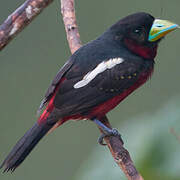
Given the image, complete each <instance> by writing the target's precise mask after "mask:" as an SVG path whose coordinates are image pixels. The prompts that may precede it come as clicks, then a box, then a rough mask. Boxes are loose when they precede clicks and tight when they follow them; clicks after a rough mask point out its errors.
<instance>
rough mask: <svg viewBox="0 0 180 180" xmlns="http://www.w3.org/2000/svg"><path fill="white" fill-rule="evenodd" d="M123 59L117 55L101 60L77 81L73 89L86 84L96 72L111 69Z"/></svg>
mask: <svg viewBox="0 0 180 180" xmlns="http://www.w3.org/2000/svg"><path fill="white" fill-rule="evenodd" d="M123 61H124V59H122V58H120V57H118V58H112V59H109V60H108V61H103V62H101V63H100V64H98V65H97V66H96V68H95V69H93V70H92V71H90V72H88V73H87V74H86V75H85V76H84V77H83V79H82V80H81V81H79V82H77V83H76V84H75V85H74V88H75V89H78V88H81V87H84V86H86V85H87V84H88V83H89V82H90V81H92V80H93V79H94V78H95V77H96V76H97V75H98V74H100V73H102V72H104V71H106V70H107V69H111V68H113V67H114V66H116V65H117V64H120V63H122V62H123Z"/></svg>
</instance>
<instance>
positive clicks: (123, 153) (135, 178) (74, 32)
mask: <svg viewBox="0 0 180 180" xmlns="http://www.w3.org/2000/svg"><path fill="white" fill-rule="evenodd" d="M61 13H62V16H63V21H64V25H65V29H66V35H67V40H68V43H69V47H70V50H71V53H72V54H73V53H74V52H75V51H76V50H77V49H79V48H80V47H81V41H80V35H79V32H78V26H77V23H76V16H75V8H74V0H61ZM101 120H102V121H103V122H104V123H105V124H106V125H107V126H108V127H110V128H111V125H110V123H109V121H108V119H107V117H106V116H105V117H104V118H103V119H101ZM99 129H100V131H101V132H102V129H101V128H100V127H99ZM105 141H106V143H107V145H108V147H109V150H110V152H111V154H112V156H113V158H114V160H115V162H116V163H117V164H118V165H119V167H120V168H121V169H122V171H123V172H124V174H125V175H126V177H127V178H128V180H143V178H142V176H141V175H140V174H139V173H138V171H137V170H136V168H135V166H134V164H133V162H132V160H131V157H130V155H129V152H128V151H127V150H126V149H125V148H124V147H123V140H122V139H120V138H118V137H108V138H105Z"/></svg>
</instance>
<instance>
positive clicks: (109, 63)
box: [0, 12, 179, 172]
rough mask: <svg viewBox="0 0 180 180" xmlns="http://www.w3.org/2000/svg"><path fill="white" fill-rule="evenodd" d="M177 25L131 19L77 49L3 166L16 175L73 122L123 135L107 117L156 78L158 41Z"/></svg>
mask: <svg viewBox="0 0 180 180" xmlns="http://www.w3.org/2000/svg"><path fill="white" fill-rule="evenodd" d="M178 27H179V26H178V25H177V24H175V23H172V22H170V21H168V20H161V19H156V18H154V17H153V16H152V15H151V14H149V13H145V12H137V13H134V14H131V15H128V16H126V17H124V18H122V19H120V20H119V21H117V22H116V23H115V24H113V25H112V26H111V27H109V28H108V29H107V30H106V31H105V32H104V33H103V34H102V35H100V36H99V37H98V38H96V39H95V40H93V41H90V42H88V43H87V44H85V45H83V46H82V47H81V48H79V49H78V50H77V51H76V52H75V53H74V54H73V55H72V56H71V57H70V58H69V59H68V61H67V62H66V63H65V64H64V66H63V67H62V68H61V69H60V70H59V72H58V73H57V75H56V76H55V78H54V79H53V81H52V82H51V84H50V86H49V88H48V89H47V92H46V94H45V96H44V99H43V100H42V102H41V104H40V107H39V109H38V112H41V111H42V110H43V109H44V111H43V113H42V114H41V115H40V116H39V118H38V120H37V122H36V123H35V124H34V125H33V127H32V128H31V129H29V130H28V131H27V132H26V133H25V134H24V136H23V137H22V138H21V139H20V140H19V141H18V142H17V144H16V145H15V146H14V148H13V149H12V150H11V152H10V153H9V154H8V156H7V157H6V158H5V160H4V161H3V163H2V164H1V166H0V168H3V169H4V172H8V171H12V172H13V171H14V170H15V169H16V168H17V167H18V166H19V165H20V164H21V163H22V162H23V161H24V160H25V158H26V157H27V156H28V154H29V153H30V152H31V151H32V149H33V148H34V147H35V146H36V145H37V143H38V142H39V141H40V140H41V138H43V137H44V136H45V135H46V134H48V132H51V131H53V130H54V129H56V128H57V127H59V126H60V125H62V124H63V123H65V122H67V121H69V120H84V119H86V120H90V121H92V122H94V123H95V124H97V125H98V126H100V127H101V128H102V130H103V132H102V135H101V136H100V138H99V143H100V144H102V140H103V138H104V137H106V136H119V135H120V134H119V132H118V131H117V130H116V129H111V128H109V127H107V125H106V124H105V123H104V121H103V119H104V118H105V117H106V114H107V113H108V112H109V111H111V110H112V109H114V108H115V107H116V106H117V105H118V104H119V103H120V102H121V101H122V100H124V99H125V98H126V97H127V96H128V95H130V94H131V93H132V92H133V91H134V90H136V89H137V88H139V87H140V86H141V85H143V84H144V83H145V82H146V81H147V80H148V79H149V78H150V77H151V75H152V73H153V70H154V64H155V61H154V58H155V56H156V54H157V48H158V45H159V42H160V41H161V40H162V39H163V38H164V37H165V36H166V34H168V33H169V32H171V31H173V30H175V29H177V28H178Z"/></svg>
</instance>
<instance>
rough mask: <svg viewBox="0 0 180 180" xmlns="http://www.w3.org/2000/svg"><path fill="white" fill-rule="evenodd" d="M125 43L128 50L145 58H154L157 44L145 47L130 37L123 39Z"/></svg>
mask: <svg viewBox="0 0 180 180" xmlns="http://www.w3.org/2000/svg"><path fill="white" fill-rule="evenodd" d="M125 44H126V46H127V48H128V49H129V50H131V51H132V52H133V53H135V54H137V55H139V56H141V57H143V58H145V59H154V58H155V56H156V54H157V45H155V46H154V47H147V46H143V45H139V44H137V43H136V42H135V41H133V40H131V39H125Z"/></svg>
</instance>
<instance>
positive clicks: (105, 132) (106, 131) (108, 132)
mask: <svg viewBox="0 0 180 180" xmlns="http://www.w3.org/2000/svg"><path fill="white" fill-rule="evenodd" d="M92 121H93V122H95V123H96V124H97V125H98V126H99V127H100V128H101V129H102V131H103V133H102V135H101V136H100V137H99V139H98V143H99V144H100V145H106V144H104V142H103V140H104V138H105V137H109V136H116V137H119V138H120V139H121V135H120V133H119V132H118V130H117V129H114V128H113V129H111V128H109V127H107V126H106V125H105V124H104V123H102V122H101V121H100V120H98V119H96V118H94V119H92Z"/></svg>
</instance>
